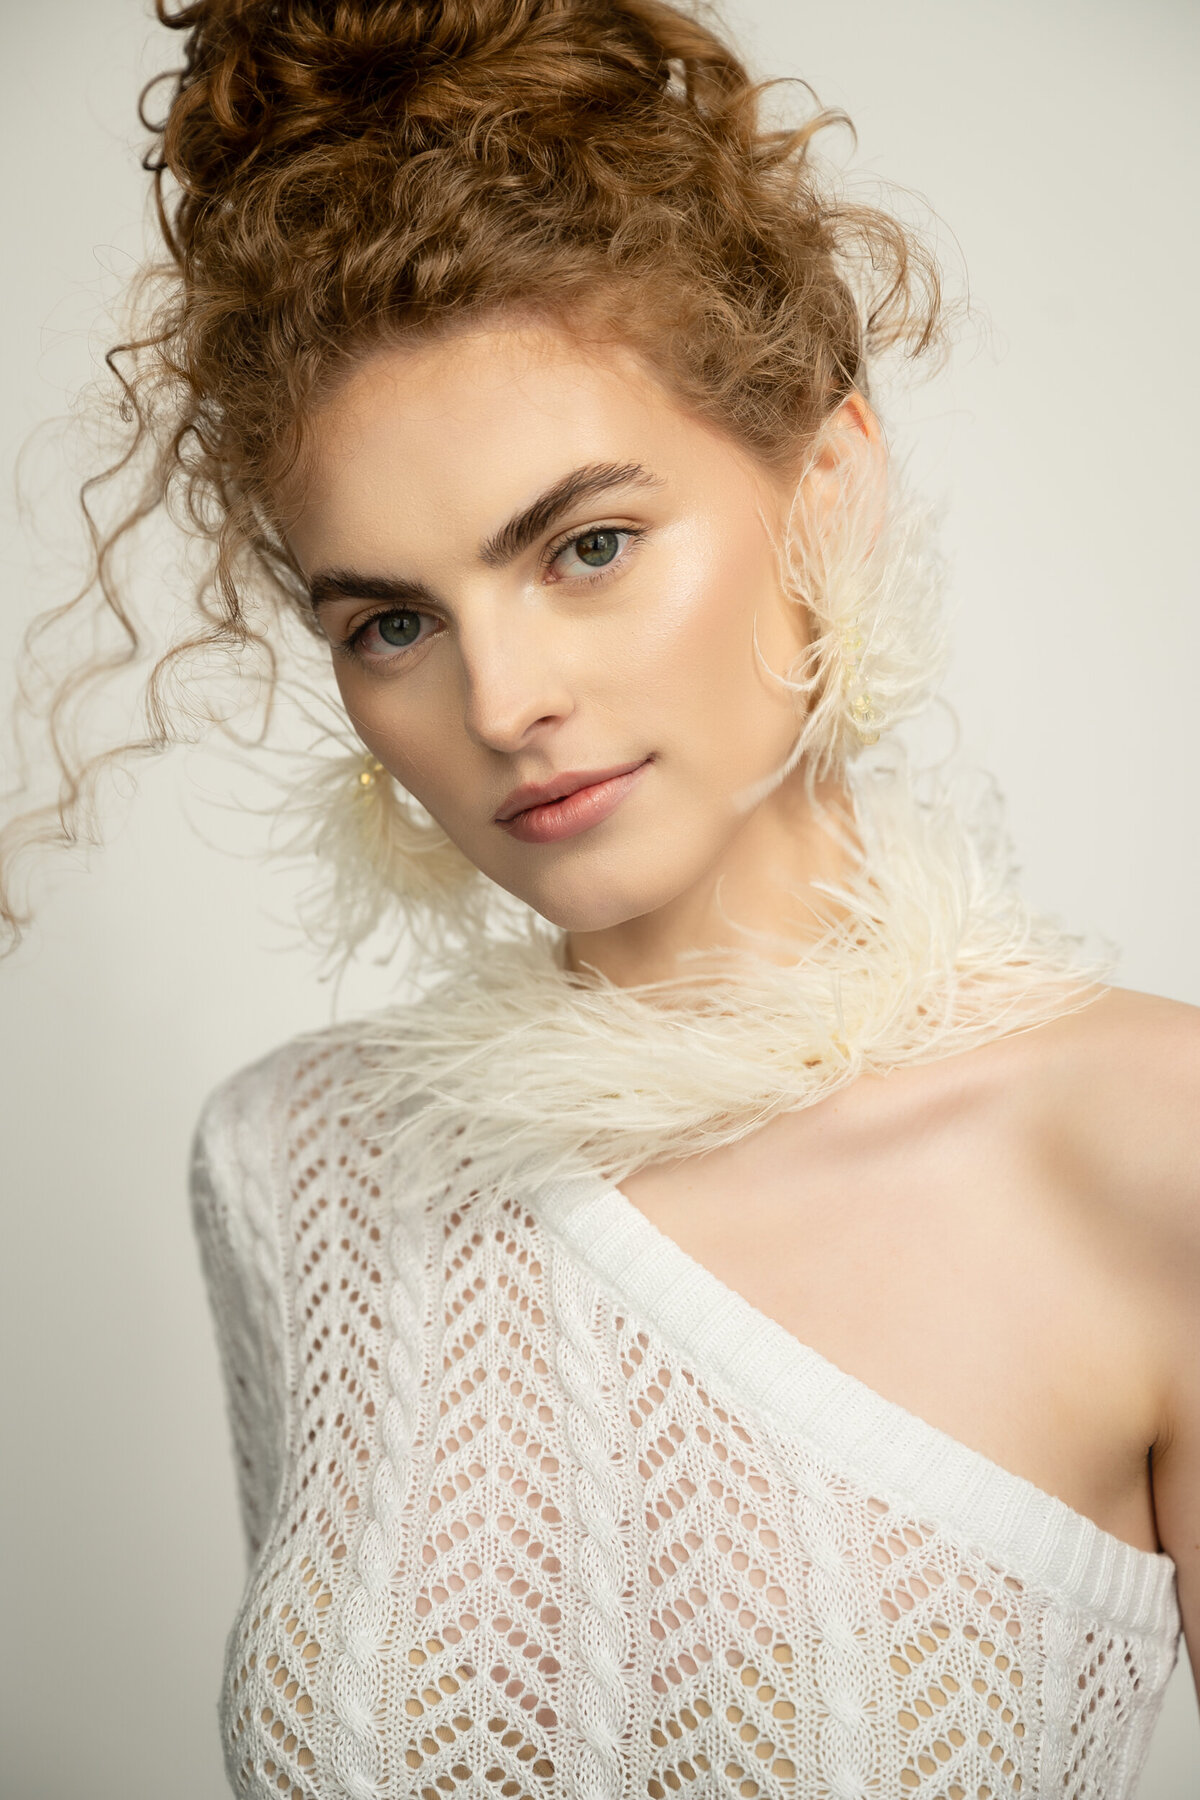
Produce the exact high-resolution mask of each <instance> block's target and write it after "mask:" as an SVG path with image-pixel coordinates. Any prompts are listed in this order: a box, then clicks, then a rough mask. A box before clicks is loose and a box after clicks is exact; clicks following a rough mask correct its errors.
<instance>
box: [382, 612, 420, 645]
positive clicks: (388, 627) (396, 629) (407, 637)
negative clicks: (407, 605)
mask: <svg viewBox="0 0 1200 1800" xmlns="http://www.w3.org/2000/svg"><path fill="white" fill-rule="evenodd" d="M374 623H375V624H376V625H377V626H378V628H379V635H380V637H381V638H382V639H383V641H384V643H385V644H391V645H392V646H393V647H394V648H396V649H401V650H404V649H407V647H408V646H409V644H411V643H414V642H415V640H416V638H417V636H418V635H419V633H420V630H421V615H420V613H415V612H390V613H380V615H379V617H378V618H377V619H376V620H375V621H374Z"/></svg>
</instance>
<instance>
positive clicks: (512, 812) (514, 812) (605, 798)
mask: <svg viewBox="0 0 1200 1800" xmlns="http://www.w3.org/2000/svg"><path fill="white" fill-rule="evenodd" d="M650 761H651V759H650V758H649V757H644V758H643V760H642V761H641V762H637V763H622V764H621V765H620V766H619V767H618V768H615V769H593V770H587V771H582V772H581V771H577V770H571V771H568V772H564V773H563V774H562V775H559V776H556V777H555V779H554V780H553V781H548V782H544V783H543V784H542V785H541V786H540V787H537V786H533V785H532V784H529V785H526V786H525V787H520V788H516V789H514V791H513V792H512V793H511V794H510V795H509V796H508V799H507V800H506V801H505V802H504V804H503V806H502V807H501V808H500V812H499V813H497V814H496V820H495V822H496V824H497V825H500V826H501V827H502V828H503V829H504V830H505V831H507V832H508V834H509V836H510V837H515V838H517V839H519V840H520V841H521V842H522V843H526V844H549V843H554V842H557V840H558V839H560V838H568V837H575V836H576V835H577V834H578V833H579V832H581V831H587V830H589V829H590V828H591V827H592V826H593V825H598V824H599V823H600V821H601V819H606V818H607V817H608V815H609V814H610V813H611V812H613V811H614V810H615V808H616V807H618V806H619V805H620V804H621V801H622V800H623V799H624V798H625V796H626V794H627V793H629V791H630V789H631V788H633V787H634V786H635V785H636V783H637V781H638V778H639V776H640V775H641V774H642V773H643V771H644V770H645V769H647V768H649V766H650ZM501 814H504V815H505V816H504V817H501Z"/></svg>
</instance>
